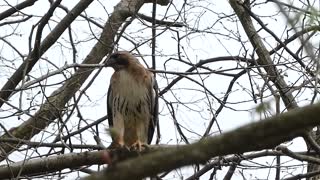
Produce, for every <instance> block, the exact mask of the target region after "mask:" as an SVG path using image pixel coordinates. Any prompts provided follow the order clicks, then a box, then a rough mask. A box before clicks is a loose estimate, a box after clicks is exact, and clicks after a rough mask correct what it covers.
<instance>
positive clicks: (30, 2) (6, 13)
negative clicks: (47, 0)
mask: <svg viewBox="0 0 320 180" xmlns="http://www.w3.org/2000/svg"><path fill="white" fill-rule="evenodd" d="M36 1H38V0H26V1H23V2H22V3H20V4H17V5H16V6H15V7H11V8H10V9H7V10H6V11H4V12H2V13H0V21H1V20H3V19H4V18H6V17H9V16H11V15H12V14H14V13H16V12H17V11H20V10H21V9H23V8H26V7H29V6H32V5H33V4H34V3H35V2H36Z"/></svg>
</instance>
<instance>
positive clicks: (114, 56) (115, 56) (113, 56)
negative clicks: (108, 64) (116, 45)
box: [110, 54, 120, 59]
mask: <svg viewBox="0 0 320 180" xmlns="http://www.w3.org/2000/svg"><path fill="white" fill-rule="evenodd" d="M119 56H120V55H119V54H113V55H112V56H111V57H110V58H113V59H118V58H119Z"/></svg>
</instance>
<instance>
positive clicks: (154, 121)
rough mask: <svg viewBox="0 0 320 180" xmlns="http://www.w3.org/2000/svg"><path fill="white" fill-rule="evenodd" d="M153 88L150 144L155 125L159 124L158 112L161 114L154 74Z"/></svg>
mask: <svg viewBox="0 0 320 180" xmlns="http://www.w3.org/2000/svg"><path fill="white" fill-rule="evenodd" d="M151 84H152V88H151V91H150V92H149V97H150V98H149V100H150V103H148V104H150V115H151V117H150V122H149V129H148V144H150V143H151V141H152V137H153V134H154V130H155V127H156V126H157V125H158V114H159V104H158V84H157V81H156V80H155V78H154V76H153V75H152V78H151Z"/></svg>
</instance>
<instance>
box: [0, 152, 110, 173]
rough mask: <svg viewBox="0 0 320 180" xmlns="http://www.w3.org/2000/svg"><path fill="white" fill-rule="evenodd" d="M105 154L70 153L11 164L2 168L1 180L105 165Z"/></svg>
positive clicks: (0, 168)
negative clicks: (86, 166) (93, 165)
mask: <svg viewBox="0 0 320 180" xmlns="http://www.w3.org/2000/svg"><path fill="white" fill-rule="evenodd" d="M103 153H104V151H96V152H83V153H69V154H63V155H59V156H50V157H47V158H38V159H34V160H29V161H21V162H18V163H14V164H10V165H9V166H7V165H3V166H0V177H1V179H3V178H13V177H16V176H17V175H18V174H19V175H20V176H23V175H28V176H30V175H37V174H43V173H50V172H55V171H59V170H63V169H66V168H77V167H80V166H85V165H92V164H104V163H105V162H104V160H103Z"/></svg>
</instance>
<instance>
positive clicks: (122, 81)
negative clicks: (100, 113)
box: [106, 51, 158, 150]
mask: <svg viewBox="0 0 320 180" xmlns="http://www.w3.org/2000/svg"><path fill="white" fill-rule="evenodd" d="M106 66H107V67H112V68H113V69H114V70H115V72H114V73H113V75H112V77H111V80H110V86H109V90H108V100H107V109H108V121H109V126H110V127H112V128H113V130H115V133H114V134H115V137H112V141H113V142H112V145H111V146H112V147H119V146H120V147H121V146H126V147H129V148H134V149H138V150H141V148H142V146H143V145H146V144H150V143H151V140H152V137H153V133H154V130H155V126H156V124H157V121H158V96H157V95H158V94H157V83H156V81H155V79H154V76H153V74H152V73H151V72H150V71H148V70H147V69H146V68H144V67H143V66H142V65H141V64H140V63H139V61H138V59H137V58H135V57H134V56H133V55H132V54H130V53H129V52H125V51H119V52H115V53H113V54H112V55H111V56H110V58H109V59H108V60H107V62H106Z"/></svg>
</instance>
